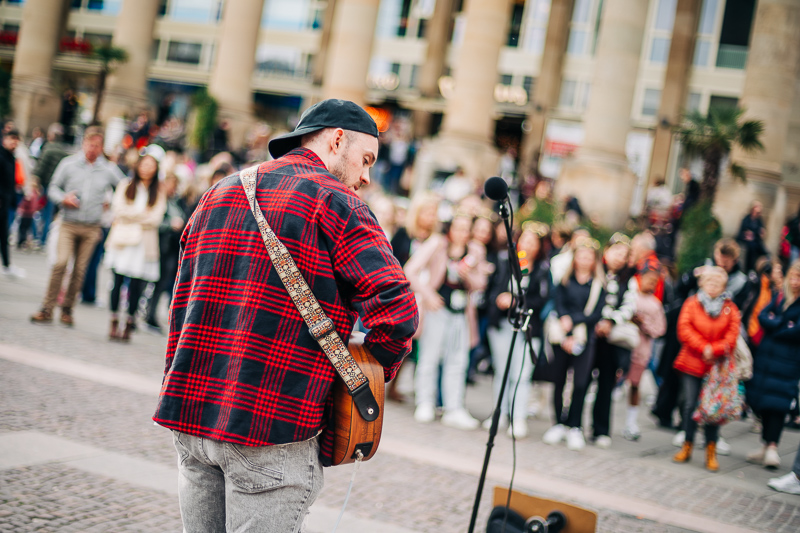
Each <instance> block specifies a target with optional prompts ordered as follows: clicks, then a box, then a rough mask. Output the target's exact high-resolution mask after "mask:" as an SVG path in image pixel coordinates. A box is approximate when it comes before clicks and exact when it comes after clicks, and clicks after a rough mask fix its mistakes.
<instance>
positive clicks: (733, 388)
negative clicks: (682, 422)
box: [692, 357, 742, 425]
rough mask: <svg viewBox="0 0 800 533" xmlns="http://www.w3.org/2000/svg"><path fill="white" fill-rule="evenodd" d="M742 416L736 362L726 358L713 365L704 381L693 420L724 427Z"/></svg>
mask: <svg viewBox="0 0 800 533" xmlns="http://www.w3.org/2000/svg"><path fill="white" fill-rule="evenodd" d="M741 415H742V395H741V394H739V380H738V378H737V377H736V361H735V360H734V358H733V357H725V358H723V359H722V360H721V361H718V362H716V363H714V364H713V365H711V370H710V371H709V372H708V374H707V375H706V377H705V379H704V380H703V385H702V388H701V389H700V398H699V400H698V401H697V409H695V411H694V413H692V420H694V421H695V422H697V423H706V424H715V425H722V424H725V423H727V422H730V421H732V420H737V419H738V418H739V417H740V416H741Z"/></svg>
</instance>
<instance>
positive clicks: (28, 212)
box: [17, 176, 42, 250]
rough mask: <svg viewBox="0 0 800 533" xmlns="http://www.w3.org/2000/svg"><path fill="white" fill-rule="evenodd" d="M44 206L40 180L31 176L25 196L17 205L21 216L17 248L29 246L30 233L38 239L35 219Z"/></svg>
mask: <svg viewBox="0 0 800 533" xmlns="http://www.w3.org/2000/svg"><path fill="white" fill-rule="evenodd" d="M41 208H42V193H41V187H40V186H39V181H38V179H37V178H36V176H31V177H30V179H29V180H28V185H27V186H26V187H25V196H24V197H23V198H22V200H21V201H20V203H19V206H18V207H17V213H18V216H19V232H18V233H17V248H18V249H20V250H21V249H23V248H26V247H27V246H28V234H29V233H30V234H31V236H32V237H33V238H34V239H36V227H35V226H34V219H35V217H36V213H38V212H39V210H40V209H41Z"/></svg>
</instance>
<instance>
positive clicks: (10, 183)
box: [0, 130, 23, 277]
mask: <svg viewBox="0 0 800 533" xmlns="http://www.w3.org/2000/svg"><path fill="white" fill-rule="evenodd" d="M17 145H19V132H18V131H17V130H10V131H7V132H6V133H5V134H4V135H3V143H2V146H0V255H1V256H2V259H3V274H5V275H6V276H11V277H21V276H22V275H23V271H22V270H21V269H18V268H16V267H12V266H11V256H10V255H9V251H8V229H9V228H8V226H9V224H8V215H9V213H10V212H11V211H13V210H14V209H16V208H17V195H16V188H17V180H16V171H17V161H16V159H15V158H14V150H16V149H17Z"/></svg>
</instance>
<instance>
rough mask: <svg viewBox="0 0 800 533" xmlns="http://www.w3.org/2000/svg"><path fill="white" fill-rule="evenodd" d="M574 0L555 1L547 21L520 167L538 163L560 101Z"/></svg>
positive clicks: (551, 5) (530, 166)
mask: <svg viewBox="0 0 800 533" xmlns="http://www.w3.org/2000/svg"><path fill="white" fill-rule="evenodd" d="M574 5H575V0H553V2H552V3H551V4H550V17H549V18H548V21H547V33H546V35H545V41H544V50H543V51H542V65H541V67H540V68H539V76H538V77H537V78H536V85H535V86H534V89H533V98H532V101H531V104H530V106H531V109H530V111H529V112H528V119H527V120H528V125H529V128H530V129H529V131H528V132H527V133H526V134H525V135H524V136H523V138H522V150H521V153H520V169H522V170H523V171H524V172H528V171H532V170H533V169H534V168H536V165H537V164H538V155H539V150H540V149H541V146H542V140H543V139H544V131H545V127H546V125H547V117H548V114H549V112H550V110H551V109H552V108H553V107H555V105H556V104H557V103H558V94H559V92H560V90H561V70H562V68H563V66H564V57H565V56H566V53H567V40H568V37H569V23H570V20H572V8H573V6H574Z"/></svg>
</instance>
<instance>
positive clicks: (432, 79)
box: [414, 0, 453, 139]
mask: <svg viewBox="0 0 800 533" xmlns="http://www.w3.org/2000/svg"><path fill="white" fill-rule="evenodd" d="M452 22H453V0H436V5H435V6H434V8H433V16H432V17H431V18H430V20H429V21H428V26H427V27H426V29H425V33H426V36H425V37H426V40H427V41H428V49H427V51H426V54H425V62H424V63H423V64H422V66H421V67H420V70H419V95H420V98H423V99H426V100H431V99H437V98H439V97H440V94H439V78H440V77H441V76H442V73H443V72H444V66H445V60H446V59H447V57H446V56H447V48H448V46H449V44H450V43H449V42H448V37H449V36H450V25H451V24H452ZM431 120H432V114H431V112H430V111H427V110H425V109H417V110H415V111H414V136H415V137H417V138H418V139H421V138H424V137H427V136H429V135H430V134H431Z"/></svg>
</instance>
